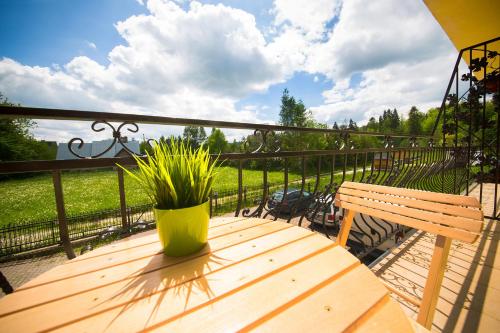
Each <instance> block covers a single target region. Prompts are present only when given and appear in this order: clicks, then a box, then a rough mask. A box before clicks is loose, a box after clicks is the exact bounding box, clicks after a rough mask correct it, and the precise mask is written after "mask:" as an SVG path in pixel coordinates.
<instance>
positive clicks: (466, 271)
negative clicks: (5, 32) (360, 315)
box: [0, 38, 500, 332]
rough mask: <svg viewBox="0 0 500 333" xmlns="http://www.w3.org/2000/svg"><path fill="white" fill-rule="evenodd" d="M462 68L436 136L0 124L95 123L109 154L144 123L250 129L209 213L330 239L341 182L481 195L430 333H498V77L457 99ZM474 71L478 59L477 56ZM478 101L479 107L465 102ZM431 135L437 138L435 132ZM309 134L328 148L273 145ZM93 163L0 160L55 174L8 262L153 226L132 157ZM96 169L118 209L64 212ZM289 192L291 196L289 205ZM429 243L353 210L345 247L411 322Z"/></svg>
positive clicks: (12, 169) (43, 114)
mask: <svg viewBox="0 0 500 333" xmlns="http://www.w3.org/2000/svg"><path fill="white" fill-rule="evenodd" d="M498 40H499V38H496V39H495V40H493V41H489V42H486V43H483V44H480V45H476V46H473V47H471V48H469V49H465V50H462V51H461V52H460V55H459V58H460V57H461V56H462V54H463V53H465V52H469V51H470V54H471V57H472V54H473V53H474V52H476V51H477V49H479V51H480V52H482V53H484V54H488V46H489V45H490V44H491V43H496V42H498ZM479 51H478V52H479ZM491 55H492V59H497V58H498V57H499V55H498V54H493V53H491ZM458 63H459V62H458V61H457V66H456V67H455V68H454V71H453V74H452V77H451V79H450V85H449V86H448V90H447V92H446V95H445V98H444V99H443V105H442V107H441V110H440V118H438V120H437V122H436V126H435V128H434V129H435V131H434V132H433V133H428V134H427V135H419V136H415V135H408V134H402V133H390V134H388V133H377V132H368V131H366V132H364V131H356V130H345V129H344V130H336V129H328V128H297V127H286V126H278V125H265V124H251V123H236V122H222V121H208V120H198V119H179V118H168V117H156V116H143V115H134V114H118V113H104V112H87V111H74V110H55V109H38V108H21V107H2V108H1V109H0V116H2V117H11V118H18V117H25V118H30V119H51V120H54V121H56V120H57V121H87V122H92V123H91V126H90V129H91V130H93V131H100V128H101V127H99V126H103V127H102V128H106V129H108V130H110V131H111V135H110V136H111V137H112V138H113V139H112V140H111V141H110V144H111V146H110V148H111V147H113V149H115V150H116V147H115V146H117V147H120V146H121V147H123V148H126V145H124V139H123V138H124V136H125V133H124V132H125V131H127V130H128V131H130V132H134V133H136V132H138V131H140V126H142V125H157V126H163V125H173V126H186V125H193V126H205V127H216V128H230V129H242V130H248V131H253V135H251V136H249V137H248V138H249V140H248V143H247V144H245V145H242V147H244V151H242V152H233V153H224V154H221V155H220V157H219V158H220V159H221V160H223V161H225V163H227V164H228V165H231V166H232V167H234V168H235V170H236V177H237V186H236V187H235V188H234V189H233V191H226V192H222V191H217V192H214V193H212V197H211V214H212V216H213V217H214V218H215V217H216V216H220V215H226V216H234V217H241V218H242V219H245V218H252V217H259V218H264V219H269V220H275V221H276V220H282V221H284V222H286V223H292V224H295V225H297V226H300V227H303V228H309V229H312V230H314V231H315V232H317V233H319V234H321V235H324V236H325V237H327V238H329V239H332V240H335V239H336V237H337V236H338V233H339V221H341V220H342V218H343V215H344V213H343V212H342V210H338V209H336V208H335V207H334V197H335V194H336V193H337V190H338V188H339V187H340V186H341V185H342V184H343V183H344V182H345V181H352V182H360V183H367V184H378V185H385V186H393V187H398V188H412V189H419V190H426V191H433V192H443V193H453V194H465V195H470V196H473V197H476V198H478V200H479V202H481V204H482V207H483V209H482V210H483V213H484V215H485V222H484V228H483V232H482V235H481V236H480V238H479V239H478V240H477V241H476V242H475V243H474V244H472V245H467V244H465V243H462V242H459V241H454V242H453V243H452V250H451V253H450V259H449V260H448V265H447V267H446V272H445V278H444V283H443V288H442V289H441V293H440V298H439V300H438V304H437V312H436V315H435V317H434V321H433V325H432V330H435V331H442V332H451V331H485V332H486V331H497V330H498V329H499V327H500V324H499V321H500V316H498V314H497V311H495V305H496V302H497V300H498V299H499V297H498V296H499V295H498V288H497V287H496V285H497V282H498V279H499V275H498V268H499V267H498V264H497V262H498V260H497V259H496V255H497V252H498V251H499V250H498V239H499V228H498V213H499V209H498V203H499V199H500V194H499V193H498V189H499V187H498V179H499V178H500V177H499V171H498V151H499V143H500V142H499V141H500V140H499V131H498V128H499V126H498V121H500V117H498V112H499V111H498V102H496V103H497V104H496V105H495V109H494V111H495V112H496V115H497V116H496V120H497V124H496V126H495V124H493V126H490V125H491V124H487V123H486V121H485V120H486V117H485V110H486V104H487V102H490V96H491V94H492V93H494V92H493V91H487V89H489V86H488V87H487V85H486V83H491V80H492V79H496V80H497V82H498V70H497V72H494V73H496V74H494V75H493V76H491V75H488V73H486V65H484V66H483V67H484V68H483V67H481V66H482V65H480V64H479V65H478V66H479V67H481V68H483V69H484V75H483V77H484V78H485V79H484V80H481V81H477V80H476V81H474V80H473V79H472V76H465V79H466V80H469V82H470V86H469V87H468V89H467V92H466V93H463V94H462V93H461V92H459V85H458V84H457V85H456V88H455V91H453V89H452V86H453V84H452V83H453V82H455V81H457V82H458V79H459V77H460V73H459V67H458ZM471 63H474V61H472V58H471ZM481 68H479V70H481ZM470 70H471V71H472V70H473V69H472V68H471V69H470ZM495 75H496V76H495ZM486 78H487V79H488V82H486ZM498 86H499V85H498V84H497V85H496V89H497V91H496V94H497V96H498ZM460 96H461V97H460ZM473 98H475V102H477V103H476V104H473V103H472V99H473ZM464 102H465V103H464ZM472 115H475V116H477V117H478V119H479V120H477V124H479V129H478V131H473V126H472V125H470V126H468V127H466V128H464V127H463V126H462V124H463V123H467V122H468V123H469V124H472V122H473V116H472ZM474 121H476V120H474ZM116 124H118V125H116ZM438 128H439V129H440V130H438V131H436V129H438ZM439 132H440V133H439ZM486 132H488V135H491V134H492V133H493V134H494V136H496V138H494V137H488V138H486V137H485V133H486ZM477 133H479V135H478V134H477ZM304 135H316V136H319V137H323V138H325V139H326V140H327V141H329V142H331V145H330V147H329V148H328V149H323V150H311V149H301V150H281V149H280V147H281V144H280V139H283V138H286V137H287V136H290V137H291V138H293V139H294V140H300V138H301V136H304ZM353 137H361V138H370V139H371V140H370V142H371V146H368V147H367V146H364V147H356V146H355V145H354V144H353V140H352V138H353ZM80 143H83V141H82V140H81V139H79V138H75V139H73V140H72V141H70V143H69V144H68V150H69V151H71V152H72V153H73V154H74V155H75V156H76V157H83V156H81V155H79V153H78V147H79V145H80ZM110 148H109V149H110ZM118 151H122V150H120V149H118ZM101 153H102V152H101ZM97 155H100V153H99V152H98V153H97V154H96V156H91V157H95V158H77V159H69V160H51V161H17V162H1V163H0V173H2V174H17V173H48V174H50V175H51V177H52V184H53V187H54V198H55V208H56V209H57V219H55V220H49V221H40V222H36V223H35V222H30V223H25V224H20V225H9V226H7V227H5V228H3V229H0V244H1V247H0V255H1V256H2V258H3V260H4V261H6V260H8V259H12V258H15V257H17V256H20V255H21V256H32V255H34V253H35V252H37V251H41V250H43V251H45V250H47V249H54V248H56V249H63V250H64V252H65V253H66V255H67V257H68V259H70V260H72V259H74V258H75V257H77V254H78V253H77V252H76V251H75V246H79V247H82V246H83V249H85V248H86V246H87V245H88V244H92V245H96V244H97V243H96V239H101V240H103V239H104V240H106V239H111V238H112V237H117V238H122V237H123V238H130V236H131V234H134V233H140V232H142V231H145V230H148V229H151V228H154V227H155V221H154V218H153V215H152V214H151V207H150V206H149V205H141V206H130V205H128V204H127V195H126V188H125V180H124V175H123V171H121V169H117V168H115V166H116V164H117V163H118V164H120V165H124V166H127V167H129V168H133V167H134V166H135V160H134V159H133V158H132V157H131V156H129V155H125V156H119V157H105V158H98V157H99V156H97ZM250 164H252V167H253V168H254V171H255V170H257V172H258V174H259V176H258V177H259V181H257V183H258V185H249V183H250V182H249V179H248V177H247V175H248V174H249V173H248V172H249V171H248V167H249V165H250ZM93 169H107V170H108V171H109V172H116V177H117V178H116V179H117V182H118V186H117V193H116V194H117V196H119V204H120V205H119V208H117V209H116V210H115V211H109V212H100V213H98V214H93V215H86V216H69V215H67V214H66V206H65V196H64V191H63V187H64V183H63V180H64V179H63V178H62V174H63V173H68V172H74V171H77V170H93ZM273 172H274V173H276V172H278V173H280V174H281V175H282V176H281V179H280V180H279V181H277V182H272V181H271V180H270V175H271V173H273ZM252 175H253V176H252V177H255V174H252ZM278 192H281V195H280V196H278V195H276V194H277V193H278ZM292 192H294V193H296V194H297V198H296V199H295V201H294V202H292V200H291V194H292ZM134 237H138V236H134ZM434 242H435V240H434V238H433V236H431V235H429V234H427V233H425V232H423V231H419V230H414V229H411V228H407V227H403V226H401V225H399V224H395V223H391V222H387V221H385V220H383V219H378V218H372V217H370V216H367V215H365V214H358V215H356V216H355V217H354V220H353V226H352V232H351V233H350V234H349V238H348V239H347V248H348V249H349V251H350V252H351V253H352V254H354V255H355V256H356V257H358V258H359V259H360V260H361V261H362V262H363V263H365V264H366V265H368V266H369V267H370V268H371V270H372V271H373V272H374V273H375V274H376V275H377V276H378V277H379V278H380V279H381V280H383V281H384V282H385V283H386V285H387V286H388V288H389V290H390V291H391V297H393V298H394V299H395V300H397V301H398V302H399V304H400V305H401V307H402V308H403V309H404V311H405V312H406V313H407V315H408V316H410V317H413V318H416V313H417V306H418V305H419V304H420V302H419V300H418V299H420V298H422V292H423V289H424V285H425V282H426V277H427V274H428V268H429V265H430V258H431V256H432V247H433V244H434ZM82 244H83V245H82ZM90 248H91V247H89V248H88V249H90ZM82 252H83V251H82ZM76 262H78V261H76ZM6 275H7V278H10V277H9V276H8V274H6ZM15 287H18V286H15Z"/></svg>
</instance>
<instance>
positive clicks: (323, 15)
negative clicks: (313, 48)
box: [271, 0, 340, 40]
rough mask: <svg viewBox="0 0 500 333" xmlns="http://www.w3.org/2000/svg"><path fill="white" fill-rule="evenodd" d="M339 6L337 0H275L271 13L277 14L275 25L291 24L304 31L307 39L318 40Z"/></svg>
mask: <svg viewBox="0 0 500 333" xmlns="http://www.w3.org/2000/svg"><path fill="white" fill-rule="evenodd" d="M339 8H340V1H337V0H295V1H290V0H275V1H274V6H273V9H272V10H271V13H273V14H275V19H274V24H275V25H277V26H279V25H283V24H285V25H289V26H291V27H293V28H296V29H298V30H300V31H301V32H303V33H304V34H305V37H306V38H307V39H310V40H316V39H321V38H322V37H323V35H324V33H325V29H326V24H327V23H328V22H329V21H330V20H332V19H333V17H334V16H336V15H337V14H338V11H339Z"/></svg>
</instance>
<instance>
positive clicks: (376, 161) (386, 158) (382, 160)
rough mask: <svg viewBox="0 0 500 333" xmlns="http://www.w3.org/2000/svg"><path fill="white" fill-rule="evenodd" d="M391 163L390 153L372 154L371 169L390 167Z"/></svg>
mask: <svg viewBox="0 0 500 333" xmlns="http://www.w3.org/2000/svg"><path fill="white" fill-rule="evenodd" d="M391 165H392V155H391V154H389V153H376V154H375V155H374V156H373V169H374V170H381V169H390V168H391Z"/></svg>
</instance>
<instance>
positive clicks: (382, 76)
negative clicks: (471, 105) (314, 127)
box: [312, 53, 456, 123]
mask: <svg viewBox="0 0 500 333" xmlns="http://www.w3.org/2000/svg"><path fill="white" fill-rule="evenodd" d="M455 60H456V55H455V54H453V53H449V54H447V55H441V56H438V57H434V58H431V59H427V60H425V61H419V62H414V63H411V64H409V63H392V64H389V65H387V66H384V67H383V68H377V69H371V70H367V71H365V72H363V75H362V79H361V82H360V85H359V86H358V87H351V86H350V84H349V80H348V79H345V80H341V81H339V82H337V84H336V85H335V86H334V87H333V88H332V89H330V90H327V91H325V92H324V93H323V95H324V98H325V103H324V104H323V105H321V106H318V107H314V108H312V110H313V114H314V115H315V117H316V118H317V119H318V120H320V121H322V122H327V121H328V122H333V121H339V120H340V121H342V120H343V119H344V118H352V119H354V120H355V121H359V122H361V123H365V122H367V121H368V119H369V118H370V117H372V116H374V117H377V116H378V115H380V114H381V113H382V111H383V110H385V109H388V108H391V109H392V108H397V109H398V111H399V112H400V113H402V114H404V115H406V114H407V113H408V111H409V110H410V108H411V106H412V105H416V106H417V107H419V109H420V110H423V111H426V110H427V109H429V108H431V107H436V106H439V105H440V103H441V100H442V98H443V95H444V90H445V89H446V82H447V80H448V79H449V76H450V73H449V72H447V71H443V70H442V68H443V67H444V68H452V66H453V64H454V62H455ZM402 73H404V75H402Z"/></svg>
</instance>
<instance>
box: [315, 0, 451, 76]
mask: <svg viewBox="0 0 500 333" xmlns="http://www.w3.org/2000/svg"><path fill="white" fill-rule="evenodd" d="M450 50H453V47H452V45H451V42H450V41H449V40H448V39H447V37H446V36H445V34H444V33H443V31H442V30H441V27H440V26H439V25H438V23H437V22H436V21H435V20H434V18H433V17H432V15H431V13H430V12H429V11H428V10H427V8H426V7H425V5H424V4H423V3H422V2H420V1H403V2H402V1H398V0H379V1H368V2H367V1H362V0H350V1H346V2H344V3H343V5H342V10H341V13H340V16H339V22H338V24H337V25H336V26H335V28H334V30H333V32H332V34H331V36H330V38H329V40H328V41H327V42H325V43H321V44H317V45H315V46H314V47H313V48H312V49H311V53H310V56H309V57H308V63H307V65H306V67H307V69H308V70H309V71H310V72H320V73H325V74H326V75H328V76H329V77H330V78H333V79H338V78H345V77H347V76H349V75H350V74H352V73H354V72H362V71H365V70H370V69H374V68H383V67H384V66H386V65H389V64H392V63H394V62H401V63H412V62H418V61H423V60H426V59H429V58H432V57H434V56H439V55H442V54H443V53H448V52H450Z"/></svg>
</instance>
